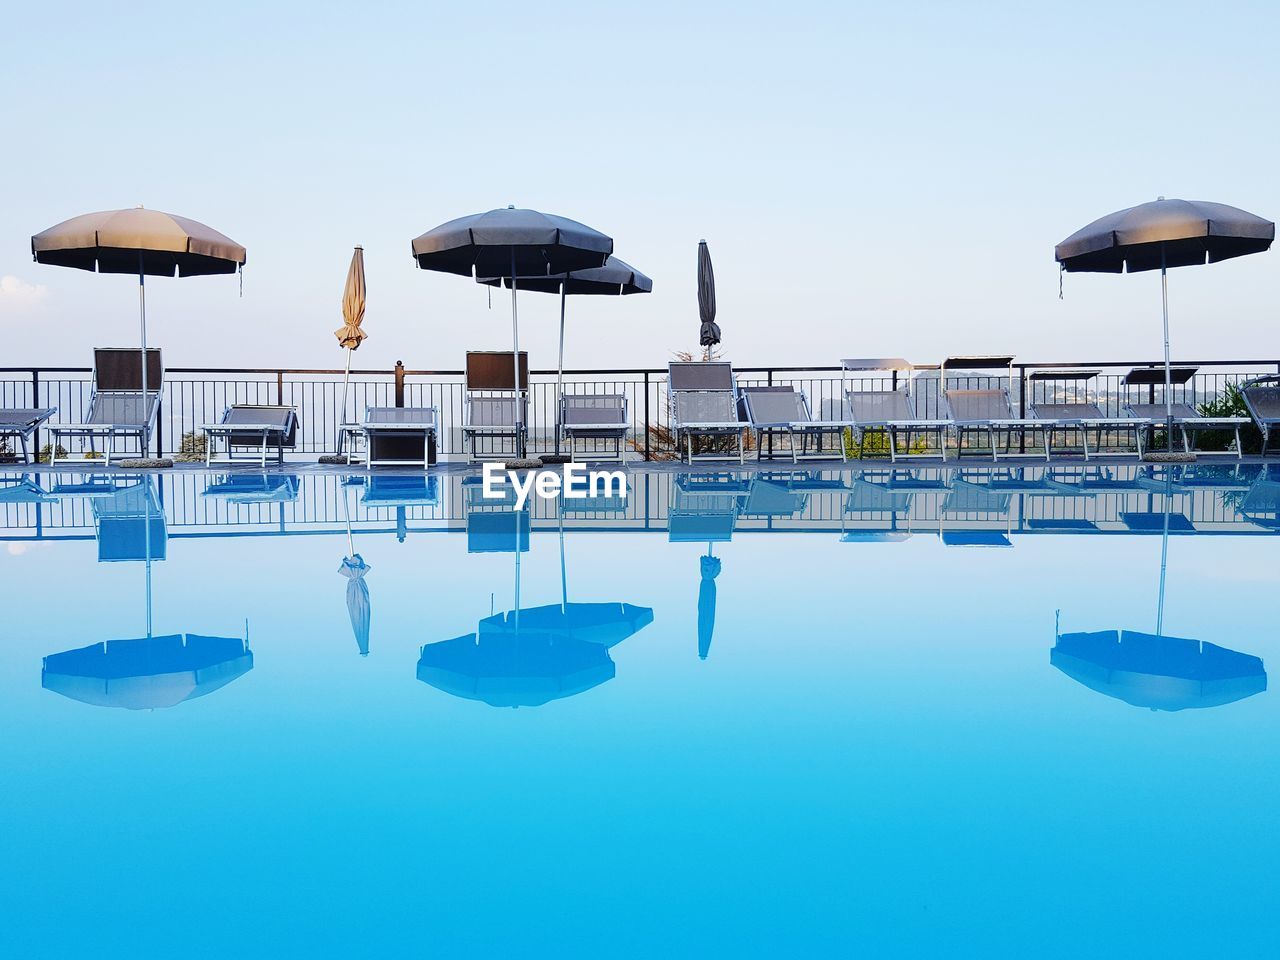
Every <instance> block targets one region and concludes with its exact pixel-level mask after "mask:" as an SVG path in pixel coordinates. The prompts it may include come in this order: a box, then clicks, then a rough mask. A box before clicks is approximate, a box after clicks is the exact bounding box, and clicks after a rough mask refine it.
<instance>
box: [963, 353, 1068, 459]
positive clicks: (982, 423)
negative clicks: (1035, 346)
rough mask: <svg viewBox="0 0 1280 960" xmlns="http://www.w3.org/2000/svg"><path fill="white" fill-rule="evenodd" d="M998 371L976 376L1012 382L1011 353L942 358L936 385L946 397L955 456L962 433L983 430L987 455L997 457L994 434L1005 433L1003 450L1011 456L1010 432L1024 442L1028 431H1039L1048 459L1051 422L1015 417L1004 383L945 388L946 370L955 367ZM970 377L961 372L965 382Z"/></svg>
mask: <svg viewBox="0 0 1280 960" xmlns="http://www.w3.org/2000/svg"><path fill="white" fill-rule="evenodd" d="M957 370H963V371H999V372H998V373H996V374H994V376H993V375H992V374H990V373H982V374H980V376H979V379H980V380H984V381H988V382H989V381H990V380H991V379H995V380H996V381H997V382H999V380H1000V379H1001V378H1004V379H1005V382H1006V383H1012V382H1013V357H1012V356H1009V355H1007V354H1004V355H999V356H966V357H948V358H947V359H946V360H943V361H942V366H941V370H940V372H939V388H940V389H941V390H942V391H943V398H944V399H945V400H946V405H947V413H948V416H949V417H950V418H951V422H952V425H953V426H954V427H955V431H956V457H957V458H959V457H963V456H964V439H965V435H966V434H973V433H977V434H984V433H985V434H986V436H987V439H988V441H989V442H990V444H991V459H992V460H999V459H1000V448H999V445H998V444H997V442H996V440H997V437H998V436H1000V435H1003V436H1004V437H1005V444H1004V453H1005V455H1006V456H1012V455H1013V454H1012V452H1011V449H1010V448H1011V445H1012V442H1013V436H1014V434H1017V435H1018V436H1019V437H1020V438H1021V440H1022V443H1021V444H1020V445H1019V447H1020V448H1021V447H1022V446H1024V445H1025V442H1026V438H1027V435H1028V434H1034V433H1037V432H1039V433H1040V435H1041V439H1042V440H1043V441H1044V458H1045V460H1048V459H1049V433H1048V431H1049V429H1050V428H1051V427H1052V423H1051V422H1050V421H1047V420H1036V419H1030V418H1025V417H1019V416H1018V415H1017V414H1016V413H1014V412H1013V401H1012V400H1011V399H1010V398H1009V388H1008V387H1007V386H988V385H983V386H982V387H980V388H979V389H970V388H969V387H964V388H950V389H949V388H948V387H947V376H948V374H952V375H954V374H955V371H957ZM972 379H973V378H972V377H970V376H964V377H962V380H963V381H964V382H965V383H971V382H972Z"/></svg>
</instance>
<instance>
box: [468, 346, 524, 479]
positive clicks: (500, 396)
mask: <svg viewBox="0 0 1280 960" xmlns="http://www.w3.org/2000/svg"><path fill="white" fill-rule="evenodd" d="M464 390H465V399H464V401H463V417H462V436H463V439H464V441H466V442H467V443H468V445H469V447H470V450H471V459H472V460H480V459H482V458H483V457H484V456H494V455H496V456H497V458H499V459H504V458H506V457H507V456H510V455H511V454H508V453H504V452H503V451H502V450H500V449H499V450H485V451H483V452H482V451H481V450H480V449H479V447H478V444H479V443H480V441H482V440H486V441H494V440H502V439H505V438H510V439H511V442H512V447H513V448H514V451H515V454H514V455H515V456H517V457H522V456H524V453H525V448H526V445H527V443H528V439H529V414H528V411H529V357H528V354H526V353H525V352H524V351H521V352H520V387H519V389H518V390H517V389H516V386H515V358H514V357H513V355H512V353H511V352H510V351H483V350H472V351H469V352H468V353H467V366H466V383H465V385H464Z"/></svg>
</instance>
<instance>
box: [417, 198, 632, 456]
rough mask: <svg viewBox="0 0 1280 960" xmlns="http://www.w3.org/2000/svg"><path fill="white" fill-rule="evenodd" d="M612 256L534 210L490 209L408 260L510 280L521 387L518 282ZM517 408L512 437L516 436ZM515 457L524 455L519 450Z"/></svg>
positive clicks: (428, 236)
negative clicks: (517, 302) (522, 278)
mask: <svg viewBox="0 0 1280 960" xmlns="http://www.w3.org/2000/svg"><path fill="white" fill-rule="evenodd" d="M611 253H613V239H612V238H611V237H607V236H605V235H604V234H603V233H600V232H599V231H598V230H593V229H591V228H590V227H588V226H585V225H583V224H581V223H578V222H577V221H576V220H570V219H568V218H566V217H558V216H555V215H553V214H548V213H540V212H539V211H537V210H518V209H516V208H515V207H513V206H512V207H507V208H506V209H505V210H502V209H499V210H489V211H488V212H486V213H476V214H471V215H470V216H466V217H459V218H458V219H457V220H450V221H449V222H447V223H442V224H440V225H439V226H438V227H433V228H432V229H430V230H428V231H427V232H426V233H424V234H422V236H420V237H418V238H417V239H416V240H414V241H413V258H414V260H416V261H417V264H418V266H419V267H420V268H422V269H423V270H438V271H441V272H443V273H456V274H459V275H461V276H464V277H467V276H470V277H475V278H477V279H480V278H482V277H509V278H511V279H512V284H511V339H512V346H513V352H514V355H515V364H514V366H515V380H514V381H513V385H514V386H515V387H516V388H517V389H518V387H519V384H520V319H519V314H518V312H517V308H516V293H517V288H518V287H519V279H518V278H521V277H550V276H552V275H554V274H560V273H573V272H574V271H576V270H587V269H590V268H592V267H602V266H604V265H605V263H606V261H607V260H608V259H609V254H611ZM520 418H521V412H520V405H519V404H516V432H517V434H519V433H520V428H521V427H522V426H523V424H522V423H521V420H520ZM520 454H521V455H522V456H523V454H524V451H523V450H521V451H520Z"/></svg>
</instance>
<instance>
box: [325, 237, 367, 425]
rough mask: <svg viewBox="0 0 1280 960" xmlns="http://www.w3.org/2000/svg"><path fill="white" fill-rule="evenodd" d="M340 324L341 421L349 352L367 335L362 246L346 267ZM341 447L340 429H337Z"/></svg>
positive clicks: (337, 333)
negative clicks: (344, 358)
mask: <svg viewBox="0 0 1280 960" xmlns="http://www.w3.org/2000/svg"><path fill="white" fill-rule="evenodd" d="M342 321H343V323H342V326H341V327H340V328H339V329H337V330H335V331H333V335H334V336H335V337H337V338H338V343H339V344H340V345H341V346H342V348H343V349H344V350H346V351H347V372H346V374H345V375H344V376H343V378H342V420H341V422H342V423H346V422H347V391H348V389H349V387H350V386H351V354H353V353H355V352H356V350H358V349H360V344H361V343H362V342H364V339H365V337H367V336H368V334H367V333H365V332H364V331H363V330H361V329H360V325H361V324H362V323H364V247H356V248H355V251H354V252H352V254H351V266H350V267H349V268H348V269H347V285H346V287H345V288H344V289H343V291H342ZM338 446H339V449H341V446H342V441H341V431H339V441H338Z"/></svg>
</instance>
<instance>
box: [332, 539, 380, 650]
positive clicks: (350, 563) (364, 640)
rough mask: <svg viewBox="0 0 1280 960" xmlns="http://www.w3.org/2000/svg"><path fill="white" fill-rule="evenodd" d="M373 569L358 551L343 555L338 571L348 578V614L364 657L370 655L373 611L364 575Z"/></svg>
mask: <svg viewBox="0 0 1280 960" xmlns="http://www.w3.org/2000/svg"><path fill="white" fill-rule="evenodd" d="M371 569H373V568H372V567H370V566H369V565H368V564H367V563H365V562H364V557H362V556H360V554H358V553H357V554H353V555H352V556H350V557H343V558H342V566H340V567H339V568H338V573H339V574H341V575H342V576H344V577H346V578H347V614H348V616H350V618H351V631H352V633H354V634H355V636H356V646H357V647H358V648H359V649H360V656H362V657H367V656H368V655H369V620H370V615H371V611H370V608H369V585H368V584H367V583H366V582H365V579H364V575H365V574H366V573H368V572H369V571H370V570H371Z"/></svg>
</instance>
